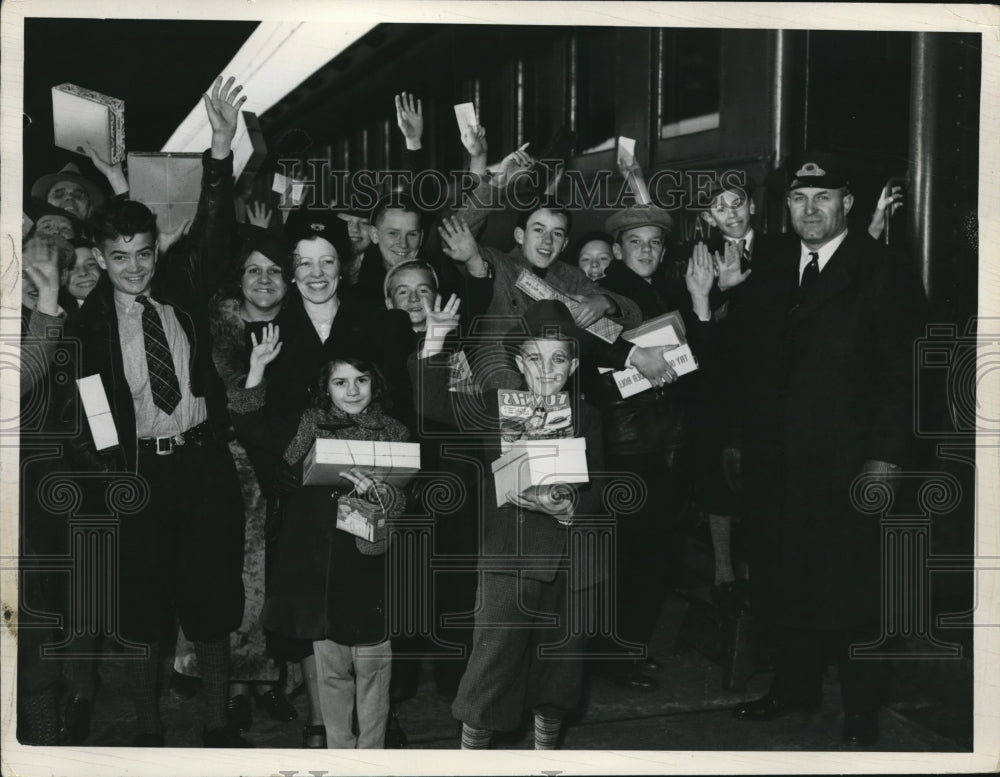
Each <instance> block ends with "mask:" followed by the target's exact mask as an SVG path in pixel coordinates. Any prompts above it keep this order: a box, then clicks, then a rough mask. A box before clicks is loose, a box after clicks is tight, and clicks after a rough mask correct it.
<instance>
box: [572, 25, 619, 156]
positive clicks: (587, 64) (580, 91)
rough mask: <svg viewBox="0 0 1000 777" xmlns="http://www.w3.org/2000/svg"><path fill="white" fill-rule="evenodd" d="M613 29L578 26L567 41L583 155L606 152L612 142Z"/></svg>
mask: <svg viewBox="0 0 1000 777" xmlns="http://www.w3.org/2000/svg"><path fill="white" fill-rule="evenodd" d="M615 39H616V31H615V30H614V29H609V28H606V27H578V28H576V30H575V31H574V33H573V38H572V42H571V44H570V45H571V47H572V55H573V57H574V65H575V67H574V68H573V70H572V73H571V83H570V89H571V91H572V95H571V97H570V104H571V105H572V106H574V107H575V129H576V132H577V137H578V139H579V145H580V148H582V149H583V153H584V154H593V153H597V152H599V151H606V150H608V149H610V148H612V147H614V144H615V62H616V54H617V52H616V45H615Z"/></svg>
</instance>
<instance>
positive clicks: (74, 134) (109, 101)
mask: <svg viewBox="0 0 1000 777" xmlns="http://www.w3.org/2000/svg"><path fill="white" fill-rule="evenodd" d="M52 127H53V130H54V142H55V145H56V146H58V147H59V148H64V149H66V150H67V151H74V152H76V153H78V154H80V153H83V152H82V151H81V150H80V149H81V148H86V147H87V146H88V145H90V146H93V147H94V150H96V151H97V154H98V156H100V157H101V158H102V159H103V160H104V161H105V162H109V163H110V164H117V163H118V162H121V161H122V159H124V158H125V103H124V101H122V100H119V99H118V98H117V97H109V96H108V95H106V94H101V93H100V92H95V91H93V90H91V89H84V88H83V87H82V86H77V85H76V84H68V83H67V84H59V85H58V86H53V87H52Z"/></svg>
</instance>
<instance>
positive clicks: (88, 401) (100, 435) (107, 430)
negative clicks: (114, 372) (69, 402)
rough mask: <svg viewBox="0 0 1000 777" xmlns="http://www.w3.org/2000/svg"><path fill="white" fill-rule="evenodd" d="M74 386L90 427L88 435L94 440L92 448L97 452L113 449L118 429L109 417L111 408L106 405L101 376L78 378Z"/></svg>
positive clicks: (116, 442) (106, 397)
mask: <svg viewBox="0 0 1000 777" xmlns="http://www.w3.org/2000/svg"><path fill="white" fill-rule="evenodd" d="M76 385H77V388H78V389H79V391H80V399H81V401H82V402H83V412H84V414H85V415H86V416H87V423H88V424H89V425H90V434H91V436H92V437H93V438H94V448H96V449H97V450H99V451H103V450H105V449H106V448H114V447H115V446H116V445H118V429H117V428H115V419H114V416H112V415H111V406H110V405H109V404H108V395H107V394H106V393H105V392H104V383H103V382H102V381H101V376H100V375H97V374H94V375H88V376H87V377H86V378H78V379H77V381H76Z"/></svg>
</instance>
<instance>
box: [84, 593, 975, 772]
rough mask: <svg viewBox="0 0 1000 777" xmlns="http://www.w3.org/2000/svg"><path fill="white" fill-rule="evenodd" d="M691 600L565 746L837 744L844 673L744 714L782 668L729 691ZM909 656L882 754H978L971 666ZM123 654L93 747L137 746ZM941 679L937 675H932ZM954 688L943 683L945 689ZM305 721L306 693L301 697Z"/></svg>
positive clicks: (186, 716)
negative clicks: (813, 700) (790, 701)
mask: <svg viewBox="0 0 1000 777" xmlns="http://www.w3.org/2000/svg"><path fill="white" fill-rule="evenodd" d="M687 606H688V600H687V599H686V598H685V597H684V596H681V595H679V594H678V593H676V592H675V593H671V594H670V595H669V596H668V598H667V601H666V602H665V604H664V608H663V611H662V613H661V618H660V622H659V626H658V629H657V632H656V635H655V637H654V641H653V644H652V649H653V651H654V653H655V655H657V657H658V658H660V659H661V661H662V662H663V664H664V666H663V669H662V670H661V671H659V672H657V673H656V676H657V677H658V679H659V680H660V683H661V686H660V688H659V689H658V690H655V691H644V692H636V691H626V690H623V689H621V688H619V687H617V686H616V685H614V684H613V683H612V682H611V681H610V680H608V679H606V678H605V677H602V676H591V675H588V678H587V683H586V688H587V693H586V697H587V698H586V703H585V705H584V707H583V709H582V710H581V712H580V714H579V715H578V717H577V719H575V720H573V721H572V722H571V724H570V725H569V726H568V729H567V731H566V733H565V739H564V743H563V747H564V749H571V750H608V749H613V750H623V749H635V750H737V751H739V750H745V751H769V750H773V751H811V750H816V751H837V750H843V749H844V748H843V745H841V743H840V738H839V737H840V726H841V712H840V700H839V690H838V687H837V681H836V677H835V676H833V671H832V670H831V671H830V673H829V676H827V677H826V679H825V681H824V699H823V709H822V711H821V712H820V713H819V714H816V715H805V714H802V715H798V714H796V715H790V716H788V717H785V718H782V719H780V720H777V721H771V722H766V723H749V722H743V721H739V720H736V719H734V718H733V717H732V714H731V709H732V707H733V706H734V705H735V704H736V703H737V702H739V701H740V700H742V699H748V698H756V697H757V696H760V695H763V694H764V693H765V692H766V690H767V688H768V685H769V682H770V673H769V672H768V671H766V670H765V671H760V672H758V673H757V674H755V675H753V676H752V677H751V678H750V679H749V681H748V682H747V685H746V687H745V688H744V689H743V690H740V691H739V692H734V691H725V690H723V688H722V671H721V669H720V667H719V666H718V665H717V664H714V663H712V662H711V661H710V660H708V659H707V658H705V657H704V656H702V655H701V654H700V653H698V652H696V651H694V650H691V649H683V650H677V649H675V645H676V637H677V634H678V630H679V628H680V625H681V622H682V620H683V616H684V612H685V609H686V607H687ZM424 663H425V666H424V667H423V670H422V673H421V680H420V685H419V690H418V693H417V695H416V696H415V697H414V698H412V699H409V700H407V701H405V702H401V703H400V704H399V705H398V714H399V719H400V722H401V724H402V726H403V729H404V731H405V732H406V735H407V737H408V739H409V747H410V748H414V749H456V748H458V747H459V743H460V737H459V731H460V729H459V725H458V724H457V723H456V722H455V720H454V719H453V718H452V717H451V712H450V702H449V701H448V700H447V699H446V698H444V697H442V696H441V695H439V694H438V693H437V690H436V688H435V684H434V681H433V678H432V676H431V671H430V668H429V667H428V666H427V665H426V664H427V662H424ZM922 663H923V664H924V668H923V669H920V668H919V667H918V665H917V664H915V663H913V662H909V663H907V664H906V665H905V666H904V671H903V672H901V673H897V675H898V676H897V678H896V680H895V682H894V683H893V684H892V685H891V688H890V698H889V700H888V705H887V706H886V708H884V709H883V711H882V713H881V718H880V723H881V732H882V734H881V740H880V742H879V743H878V745H877V746H876V748H875V749H877V750H878V751H894V752H895V751H900V752H905V751H915V752H968V751H969V750H970V749H971V747H972V682H971V680H972V678H971V662H970V661H968V660H966V659H962V660H960V661H958V662H956V660H954V659H951V660H950V661H944V662H937V663H935V662H922ZM117 675H118V673H117V672H116V671H115V662H114V661H108V662H106V663H105V664H104V666H103V667H102V670H101V677H102V685H101V689H100V692H99V696H98V699H97V703H96V705H95V712H94V719H93V729H92V734H91V738H90V741H89V742H88V743H87V744H88V745H91V746H122V745H128V744H129V743H130V742H131V740H132V737H133V735H134V730H133V726H132V722H131V720H132V708H131V704H130V703H129V701H128V699H127V697H126V695H125V690H126V689H125V688H123V687H122V684H121V682H120V681H118V680H117V679H116V676H117ZM928 678H930V680H931V681H930V682H927V680H928ZM942 689H943V690H942ZM295 704H296V707H297V709H298V711H299V714H300V717H301V719H302V720H304V718H305V708H306V701H305V698H304V695H303V696H300V697H298V698H297V699H295ZM162 715H163V722H164V725H165V727H166V740H167V745H168V746H169V747H200V746H201V736H200V732H201V722H200V716H199V697H198V696H195V697H194V698H193V699H190V700H181V699H178V698H176V697H175V696H173V695H172V694H170V693H169V692H167V693H164V694H163V699H162ZM301 728H302V723H301V722H300V721H293V722H274V721H272V720H270V719H269V718H268V717H267V716H266V715H265V714H264V713H263V712H257V711H256V710H255V717H254V723H253V726H252V728H251V730H250V731H249V732H247V733H246V734H245V738H246V739H247V740H249V741H250V742H252V743H253V744H254V745H255V746H257V747H266V748H298V747H299V745H300V740H301ZM532 745H533V742H532V737H531V732H530V730H527V729H526V730H525V731H523V732H515V733H514V734H511V735H508V736H505V737H504V738H503V739H501V740H499V741H497V742H496V743H495V746H496V747H498V748H503V749H529V748H531V747H532Z"/></svg>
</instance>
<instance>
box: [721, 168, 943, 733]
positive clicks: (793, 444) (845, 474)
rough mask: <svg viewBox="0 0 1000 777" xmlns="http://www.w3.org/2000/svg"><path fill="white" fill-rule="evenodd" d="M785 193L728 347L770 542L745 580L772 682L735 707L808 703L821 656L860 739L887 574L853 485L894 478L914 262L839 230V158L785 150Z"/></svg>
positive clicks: (904, 412) (902, 454)
mask: <svg viewBox="0 0 1000 777" xmlns="http://www.w3.org/2000/svg"><path fill="white" fill-rule="evenodd" d="M787 201H788V208H789V211H790V215H791V223H792V228H793V229H794V231H795V234H796V235H797V236H798V238H799V241H798V242H797V243H792V244H789V245H787V246H785V247H783V248H782V249H781V250H780V251H779V252H778V253H777V254H776V255H775V262H774V264H773V266H771V267H770V268H768V269H767V270H766V272H758V268H755V269H754V276H755V278H756V279H757V283H758V284H760V293H759V294H757V295H756V296H755V297H754V298H753V299H752V300H749V302H750V303H751V309H750V310H748V311H747V316H746V317H745V319H744V322H745V325H744V326H743V327H742V328H741V331H740V332H739V335H740V338H742V339H741V342H740V343H738V344H737V347H735V348H734V349H733V350H734V352H735V353H736V354H742V355H743V357H744V361H743V364H742V368H741V370H740V373H739V376H738V380H739V383H738V385H739V386H740V391H739V394H738V396H737V399H738V400H742V402H743V408H742V413H741V416H742V417H741V433H742V443H743V458H744V470H745V472H746V474H747V478H746V482H747V484H748V485H749V486H751V487H752V489H753V493H751V494H748V497H749V498H750V501H751V503H752V504H753V505H755V507H756V510H757V511H758V513H759V515H760V518H761V529H762V533H763V536H762V538H761V548H762V552H763V554H766V555H765V557H764V558H763V559H762V560H761V561H760V563H759V564H758V565H757V566H756V567H755V574H754V576H753V579H754V581H755V582H756V583H757V584H759V585H760V594H761V596H760V597H759V599H758V600H757V603H758V604H759V608H758V612H759V614H760V615H761V616H762V617H763V618H764V619H765V620H766V621H767V622H768V624H769V625H770V626H771V627H772V628H773V629H774V637H775V641H776V655H775V676H774V680H773V682H772V685H771V689H770V691H769V692H768V694H767V695H766V696H764V697H763V698H762V699H758V700H755V701H750V702H744V703H743V704H740V705H739V706H738V707H737V708H736V709H735V711H734V714H735V715H736V717H737V718H740V719H742V720H752V721H762V720H771V719H773V718H776V717H779V716H782V715H786V714H788V713H791V712H800V711H815V710H817V709H819V706H820V703H821V700H822V678H823V667H824V663H825V658H826V656H827V655H828V654H833V655H835V656H836V658H837V662H838V669H839V672H838V675H839V680H840V687H841V700H842V703H843V707H844V713H845V718H844V726H843V731H842V739H843V742H844V743H845V744H847V745H848V746H851V747H858V746H865V745H871V744H873V743H874V742H875V741H877V739H878V735H879V731H878V717H877V713H878V707H879V704H880V690H881V684H882V680H883V677H882V671H881V662H880V660H879V659H878V657H877V656H878V649H877V647H878V644H879V642H880V641H881V640H880V637H881V636H882V634H881V631H880V616H881V612H880V602H881V601H882V596H881V594H882V592H883V588H884V587H885V586H892V585H898V584H899V581H893V580H885V579H883V578H884V573H885V571H886V570H884V569H883V568H882V564H881V557H880V550H881V543H882V527H881V522H880V520H879V515H877V514H876V515H872V514H870V513H866V512H864V511H863V509H862V508H863V506H864V499H863V498H861V499H858V498H857V497H856V496H855V495H856V494H858V493H862V494H863V493H865V492H866V490H867V491H868V492H870V489H872V488H876V489H886V488H889V489H891V487H892V484H893V480H894V473H895V472H897V471H898V470H899V468H900V467H901V466H902V465H905V464H906V463H907V462H908V461H909V456H910V453H911V449H912V439H911V438H912V435H913V432H912V423H913V420H912V419H913V409H912V403H913V386H912V380H913V364H912V353H913V343H914V340H915V339H916V338H917V337H919V336H920V334H921V328H922V319H923V316H924V309H925V306H926V302H925V299H924V296H923V292H922V289H921V288H920V286H919V283H918V281H917V275H916V273H915V272H912V268H911V267H908V266H907V264H906V263H905V262H904V261H902V260H901V258H900V257H897V256H895V255H893V254H892V253H891V252H890V251H889V250H888V249H887V248H886V247H885V246H883V245H881V244H880V243H877V242H876V241H874V240H873V239H872V238H871V237H870V236H869V235H868V234H867V233H866V232H865V231H864V230H863V229H860V230H858V229H854V228H849V227H848V224H847V215H848V213H849V212H850V210H851V208H852V206H853V205H854V197H853V195H852V194H851V190H850V180H849V176H848V173H847V168H846V166H845V165H844V163H843V161H842V160H840V159H838V158H837V157H834V156H832V155H829V154H819V153H804V154H802V155H800V156H798V157H796V158H793V159H792V160H790V162H789V166H788V200H787ZM741 345H742V347H741ZM859 489H860V490H859ZM865 645H869V646H873V647H874V648H875V650H871V649H870V648H869V652H868V654H867V655H866V649H865V647H864V646H865ZM859 648H860V649H859ZM852 650H854V651H855V654H854V655H852Z"/></svg>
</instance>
